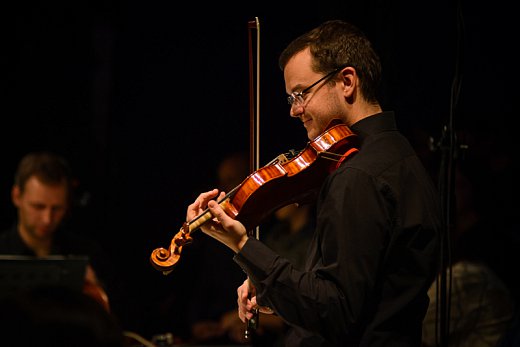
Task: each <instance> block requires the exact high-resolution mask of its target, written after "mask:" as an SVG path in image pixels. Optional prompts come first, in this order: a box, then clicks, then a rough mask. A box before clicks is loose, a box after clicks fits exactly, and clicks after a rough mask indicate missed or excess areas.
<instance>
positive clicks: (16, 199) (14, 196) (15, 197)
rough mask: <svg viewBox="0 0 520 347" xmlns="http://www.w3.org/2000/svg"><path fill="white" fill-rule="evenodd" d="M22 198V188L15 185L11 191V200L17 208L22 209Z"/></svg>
mask: <svg viewBox="0 0 520 347" xmlns="http://www.w3.org/2000/svg"><path fill="white" fill-rule="evenodd" d="M21 196H22V192H21V190H20V187H18V186H17V185H14V186H13V188H12V189H11V200H12V201H13V204H14V205H15V206H16V207H20V197H21Z"/></svg>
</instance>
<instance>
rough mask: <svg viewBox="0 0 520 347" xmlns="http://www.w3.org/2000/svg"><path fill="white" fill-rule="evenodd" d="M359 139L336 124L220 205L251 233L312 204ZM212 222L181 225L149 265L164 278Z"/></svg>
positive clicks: (207, 215) (208, 216)
mask: <svg viewBox="0 0 520 347" xmlns="http://www.w3.org/2000/svg"><path fill="white" fill-rule="evenodd" d="M357 147H358V141H357V135H355V134H354V133H353V132H352V131H351V130H350V129H349V128H348V127H347V126H346V125H345V124H342V123H340V122H339V121H337V120H334V121H333V122H331V124H330V125H329V126H328V127H327V130H326V131H325V132H323V133H322V134H321V135H319V136H318V137H317V138H316V139H314V140H313V141H309V142H308V143H307V145H306V146H305V148H304V149H303V150H301V151H299V152H297V151H289V152H287V153H284V154H282V155H279V156H278V157H277V158H275V159H274V160H272V161H271V162H270V163H269V164H267V165H266V166H264V167H262V168H260V169H259V170H257V171H255V172H253V173H252V174H250V175H249V176H248V177H247V178H246V179H244V180H243V181H242V183H241V184H239V185H238V186H236V187H235V188H233V189H232V190H231V191H230V192H229V193H227V194H226V195H225V196H224V197H223V198H222V199H221V200H220V201H219V202H218V203H219V205H220V206H221V207H222V208H223V210H224V211H225V212H226V213H227V214H228V215H229V216H230V217H232V218H233V219H236V220H239V221H240V222H241V223H242V224H244V226H245V227H246V229H247V230H252V229H253V228H254V227H256V226H258V225H259V224H260V223H261V222H262V221H264V220H265V219H266V218H267V217H268V216H269V215H271V214H272V213H273V212H274V211H276V210H277V209H279V208H281V207H283V206H286V205H289V204H292V203H299V204H301V203H305V202H308V201H311V200H312V199H315V198H316V196H317V193H318V189H319V188H320V186H321V184H322V182H323V181H324V179H325V178H326V177H327V175H328V174H329V173H331V172H332V171H334V170H335V169H336V168H338V167H339V165H340V164H341V163H342V162H343V161H344V160H346V159H348V158H349V157H351V156H352V155H354V154H355V153H356V152H357V151H358V148H357ZM211 218H213V216H212V215H211V212H209V210H208V209H206V210H205V211H204V212H203V213H201V214H200V215H198V216H197V217H195V218H194V219H192V220H191V221H189V222H184V224H183V226H182V227H181V229H180V230H179V232H178V233H177V234H176V235H175V236H174V237H173V239H172V240H171V243H170V247H169V248H168V249H165V248H162V247H161V248H156V249H155V250H154V251H153V252H152V254H151V256H150V262H151V264H152V266H154V267H155V268H156V269H157V270H159V271H162V272H163V274H165V275H166V274H168V273H170V272H171V271H172V269H173V267H174V266H175V265H176V263H177V262H178V260H179V258H180V255H181V251H182V248H183V246H184V245H186V244H189V243H191V242H192V241H193V240H192V237H191V233H192V232H194V231H195V230H198V229H199V228H200V227H201V226H202V225H203V224H204V223H205V222H207V221H208V220H210V219H211Z"/></svg>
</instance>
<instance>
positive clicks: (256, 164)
mask: <svg viewBox="0 0 520 347" xmlns="http://www.w3.org/2000/svg"><path fill="white" fill-rule="evenodd" d="M247 27H248V29H249V31H248V34H249V35H248V37H249V167H250V171H251V172H255V171H257V170H258V169H259V168H260V102H259V100H260V21H259V20H258V17H255V20H254V21H249V22H248V23H247ZM252 30H256V79H255V74H254V73H253V66H254V64H253V60H254V59H253V57H254V56H253V37H252V34H251V31H252ZM255 82H256V94H255ZM254 236H255V237H256V238H257V239H259V238H260V227H259V226H256V227H255V235H254ZM248 281H249V278H248ZM249 284H251V283H249ZM258 317H259V313H258V309H254V310H253V317H252V318H251V319H248V320H247V321H246V330H245V332H244V337H245V339H246V340H249V339H250V338H251V331H252V330H255V329H256V328H257V327H258Z"/></svg>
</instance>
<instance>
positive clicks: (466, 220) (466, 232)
mask: <svg viewBox="0 0 520 347" xmlns="http://www.w3.org/2000/svg"><path fill="white" fill-rule="evenodd" d="M477 201H478V195H477V194H476V192H475V186H474V184H473V182H472V180H471V179H470V177H469V176H468V175H466V174H465V172H464V171H463V170H461V168H458V171H457V172H456V208H457V210H456V215H455V227H454V229H453V230H452V234H451V235H450V236H451V240H452V247H451V248H452V252H451V254H452V265H451V300H450V308H451V309H450V311H449V315H450V316H449V319H450V321H449V334H448V336H447V339H448V344H447V345H448V346H457V347H495V346H497V342H499V341H500V339H501V338H502V336H503V335H504V333H505V332H506V329H508V327H509V324H510V322H511V320H512V317H513V312H514V305H515V302H514V299H513V296H512V295H511V294H512V293H511V290H510V289H511V288H509V287H508V285H507V281H506V279H505V278H504V277H503V276H502V274H501V271H502V269H504V268H506V264H505V263H504V261H503V259H505V257H504V254H506V253H507V252H508V251H507V247H506V241H505V238H504V237H503V236H504V235H503V230H500V229H501V228H502V227H501V226H500V222H499V220H500V218H498V217H497V216H494V215H487V214H489V212H487V210H488V209H486V208H485V206H483V207H484V208H482V209H479V208H478V203H477ZM487 203H488V202H485V203H484V204H485V205H486V204H487ZM448 275H449V272H447V276H446V277H447V278H448V279H449V276H448ZM447 287H448V288H449V285H448V284H447ZM428 296H429V298H430V305H429V306H428V311H427V313H426V316H425V319H424V322H423V346H424V347H433V346H437V345H438V343H439V342H440V336H438V337H436V332H439V331H440V330H439V329H440V325H438V323H439V322H438V318H437V317H438V309H439V308H438V305H439V301H438V300H437V296H438V295H437V283H436V282H434V283H433V284H432V286H431V287H430V289H429V291H428Z"/></svg>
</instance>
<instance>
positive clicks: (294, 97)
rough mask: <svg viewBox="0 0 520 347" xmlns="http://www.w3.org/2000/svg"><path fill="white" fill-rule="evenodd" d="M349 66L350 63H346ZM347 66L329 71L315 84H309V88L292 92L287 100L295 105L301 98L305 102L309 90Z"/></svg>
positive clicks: (301, 101)
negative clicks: (304, 97) (305, 95)
mask: <svg viewBox="0 0 520 347" xmlns="http://www.w3.org/2000/svg"><path fill="white" fill-rule="evenodd" d="M346 66H348V65H346ZM346 66H342V67H339V68H337V69H336V70H333V71H331V72H329V73H328V74H326V75H325V76H323V77H321V78H320V79H319V80H317V81H316V82H314V83H313V84H311V85H310V86H308V87H307V88H305V89H303V90H301V91H299V92H292V93H291V94H290V95H289V96H288V97H287V102H288V103H289V105H291V106H293V104H294V103H295V102H296V101H297V100H300V103H302V104H303V101H304V100H303V95H304V94H306V93H308V92H309V90H311V89H312V88H313V87H314V86H316V85H318V84H319V83H320V82H322V81H325V80H326V79H328V78H330V77H332V76H333V75H334V74H336V73H338V72H340V71H341V70H343V69H344V68H345V67H346Z"/></svg>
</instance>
